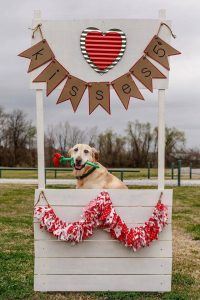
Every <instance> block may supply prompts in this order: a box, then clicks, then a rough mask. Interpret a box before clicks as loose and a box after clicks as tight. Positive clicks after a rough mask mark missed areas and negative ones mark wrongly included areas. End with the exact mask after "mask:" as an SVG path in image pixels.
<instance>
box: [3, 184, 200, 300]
mask: <svg viewBox="0 0 200 300" xmlns="http://www.w3.org/2000/svg"><path fill="white" fill-rule="evenodd" d="M57 188H59V187H57ZM62 188H63V187H62ZM136 188H138V187H136ZM142 188H144V187H142ZM148 188H149V187H148ZM34 189H35V187H34V186H15V185H12V186H11V185H9V186H8V185H0V211H1V218H0V232H1V235H0V245H1V246H0V299H1V300H5V299H6V300H11V299H33V300H38V299H42V300H54V299H55V300H64V299H70V300H86V299H87V300H92V299H97V300H100V299H101V300H112V299H116V300H122V299H128V300H129V299H139V300H143V299H144V300H145V299H151V300H154V299H174V300H175V299H176V300H188V299H200V224H199V219H200V189H199V187H179V188H178V187H176V188H174V205H173V279H172V292H170V293H163V294H161V293H125V292H117V293H114V292H113V293H112V292H106V293H102V292H101V293H39V292H34V291H33V267H34V266H33V229H32V215H33V197H34Z"/></svg>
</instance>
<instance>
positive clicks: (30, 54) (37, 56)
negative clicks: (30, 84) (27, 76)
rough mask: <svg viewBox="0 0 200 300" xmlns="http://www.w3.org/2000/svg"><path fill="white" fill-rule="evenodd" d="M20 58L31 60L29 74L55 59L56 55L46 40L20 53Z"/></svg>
mask: <svg viewBox="0 0 200 300" xmlns="http://www.w3.org/2000/svg"><path fill="white" fill-rule="evenodd" d="M19 56H21V57H25V58H29V59H30V60H31V61H30V65H29V68H28V73H29V72H31V71H33V70H35V69H37V68H39V67H40V66H42V65H44V64H45V63H47V62H48V61H50V60H52V59H54V54H53V52H52V50H51V48H50V47H49V44H48V43H47V41H46V40H42V41H41V42H39V43H37V44H35V45H34V46H32V47H30V48H29V49H27V50H25V51H24V52H22V53H20V54H19Z"/></svg>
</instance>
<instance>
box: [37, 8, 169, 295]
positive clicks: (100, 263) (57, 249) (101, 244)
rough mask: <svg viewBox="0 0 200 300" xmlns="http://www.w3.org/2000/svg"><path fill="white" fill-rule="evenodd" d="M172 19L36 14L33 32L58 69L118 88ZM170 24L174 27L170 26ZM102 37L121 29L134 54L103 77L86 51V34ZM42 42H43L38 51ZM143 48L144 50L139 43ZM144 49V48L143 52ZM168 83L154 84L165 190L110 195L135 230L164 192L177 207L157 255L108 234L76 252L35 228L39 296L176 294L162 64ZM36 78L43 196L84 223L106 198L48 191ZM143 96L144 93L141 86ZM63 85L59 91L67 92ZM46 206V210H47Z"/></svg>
mask: <svg viewBox="0 0 200 300" xmlns="http://www.w3.org/2000/svg"><path fill="white" fill-rule="evenodd" d="M164 19H165V11H164V10H161V11H160V12H159V18H158V19H155V20H152V19H151V20H81V21H43V20H42V19H41V13H40V12H39V11H36V12H35V14H34V20H33V27H34V26H36V25H38V23H41V24H42V29H43V32H44V37H45V38H46V39H47V41H48V43H49V44H50V47H51V48H52V50H53V52H54V53H55V54H56V57H57V59H58V61H59V62H60V63H61V64H62V65H63V66H65V67H66V68H67V69H68V70H69V71H70V72H71V71H73V74H74V75H75V76H77V77H79V78H81V79H83V80H85V81H112V80H114V79H115V78H117V77H119V76H121V75H123V74H124V73H125V72H127V70H129V69H130V67H131V64H132V63H134V61H137V59H138V58H139V57H140V56H141V55H142V52H143V50H144V49H145V47H146V45H147V44H148V42H149V41H150V39H151V38H152V37H153V36H154V34H155V33H156V32H157V30H158V27H159V24H160V22H161V21H162V20H164ZM165 22H166V23H167V24H169V25H170V22H169V21H166V20H165ZM90 26H92V27H97V28H99V29H100V30H102V31H107V30H108V29H110V28H120V29H121V30H123V31H124V32H126V35H127V40H128V43H127V49H126V53H125V54H124V57H123V60H122V61H120V63H118V65H117V66H115V67H114V68H113V69H112V70H110V71H109V72H108V73H106V74H104V75H103V76H102V75H100V74H97V73H95V72H94V70H92V69H91V68H90V67H89V65H87V63H86V62H85V61H84V59H83V57H82V54H81V51H80V34H81V32H82V30H83V29H85V28H87V27H90ZM160 36H161V37H162V38H163V39H164V40H165V41H166V42H168V43H169V42H170V33H169V31H168V30H167V29H166V28H164V27H163V28H162V29H161V33H160ZM39 40H40V37H39V34H38V35H37V34H36V36H35V39H34V40H33V43H34V44H35V43H37V42H38V41H39ZM136 41H137V43H136ZM136 45H137V46H136ZM154 65H155V66H156V67H158V68H159V69H160V70H161V72H163V73H164V74H165V75H166V76H167V79H162V80H154V89H156V90H158V128H159V138H158V189H154V190H146V189H145V190H108V192H109V194H110V196H111V200H112V201H113V205H114V207H115V208H116V211H117V212H118V213H119V214H120V216H121V218H122V219H123V220H124V221H125V222H126V223H128V224H129V225H130V226H136V225H138V224H143V223H144V222H145V221H147V220H148V218H149V217H150V216H151V214H152V211H153V208H154V206H155V204H156V203H157V201H158V198H159V195H160V192H161V191H163V202H164V203H165V204H166V205H168V207H169V221H168V223H169V224H168V225H167V226H166V227H165V228H164V230H163V232H162V233H161V234H160V236H159V240H158V241H154V242H153V243H152V244H151V246H150V247H146V248H144V249H141V250H139V251H138V252H135V253H134V252H133V251H132V250H130V249H127V248H126V247H124V246H123V245H121V244H120V242H118V241H115V240H113V239H111V238H110V236H109V235H108V233H107V232H104V231H102V230H96V232H95V233H94V235H93V237H91V238H90V239H88V240H87V241H84V242H82V243H80V244H78V245H75V246H72V245H70V244H68V243H66V242H62V241H58V240H57V239H56V238H54V237H52V236H51V235H50V234H49V233H47V232H46V231H45V230H41V229H40V228H39V223H38V222H37V221H36V220H34V238H35V242H34V246H35V270H34V290H36V291H108V290H109V291H162V292H163V291H170V290H171V273H172V230H171V214H172V198H173V196H172V190H165V189H164V161H165V157H164V145H165V89H167V88H168V72H167V71H166V70H164V68H162V67H161V66H160V65H158V64H157V63H156V62H154ZM44 67H45V66H43V67H40V68H39V69H37V70H35V71H33V72H32V73H31V88H32V89H35V90H36V110H37V148H38V189H36V191H35V202H36V201H37V199H38V195H39V192H40V191H41V190H44V192H45V195H46V197H47V199H48V202H49V203H50V204H51V205H52V207H53V208H54V210H55V212H56V214H57V215H58V216H59V217H60V218H61V219H63V220H66V221H75V220H79V219H80V216H81V214H82V210H83V208H84V207H85V206H86V205H87V204H88V203H89V201H90V200H92V199H94V198H95V197H96V196H97V195H98V194H99V192H100V191H99V190H96V189H94V190H74V189H56V190H55V189H45V170H44V119H43V114H44V111H43V107H44V105H43V90H44V89H45V88H46V87H45V84H43V83H34V84H33V83H32V80H33V79H34V78H35V77H36V75H37V74H39V73H40V72H41V70H42V69H43V68H44ZM137 85H138V86H139V88H144V87H143V86H142V85H141V84H139V82H137ZM62 87H63V84H61V85H59V86H58V87H57V88H58V89H60V88H62ZM41 204H43V205H45V203H44V202H43V203H42V202H40V203H39V205H41Z"/></svg>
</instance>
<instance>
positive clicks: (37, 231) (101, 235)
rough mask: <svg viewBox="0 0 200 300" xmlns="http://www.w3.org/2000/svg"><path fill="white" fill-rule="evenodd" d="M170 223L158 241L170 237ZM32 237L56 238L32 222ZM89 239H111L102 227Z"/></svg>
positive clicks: (169, 238) (166, 239)
mask: <svg viewBox="0 0 200 300" xmlns="http://www.w3.org/2000/svg"><path fill="white" fill-rule="evenodd" d="M140 225H141V224H138V223H137V224H129V226H130V227H135V226H140ZM171 230H172V229H171V224H168V225H167V226H165V228H164V229H163V231H162V232H161V233H160V234H159V238H158V240H159V241H169V240H171V238H172V235H171ZM34 238H35V240H54V241H56V240H57V238H56V237H55V236H53V235H52V234H51V233H49V232H47V231H46V230H45V229H44V228H40V224H39V223H34ZM88 239H89V240H97V241H107V240H113V239H112V238H111V236H110V234H109V233H108V232H106V231H104V230H102V229H96V230H95V231H94V234H93V235H92V236H91V237H89V238H88Z"/></svg>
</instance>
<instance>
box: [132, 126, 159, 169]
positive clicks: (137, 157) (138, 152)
mask: <svg viewBox="0 0 200 300" xmlns="http://www.w3.org/2000/svg"><path fill="white" fill-rule="evenodd" d="M126 132H127V139H128V142H129V147H130V154H131V159H132V160H133V161H134V163H135V166H136V167H141V166H146V165H147V162H148V159H149V153H150V150H151V147H152V142H153V138H154V129H152V128H151V124H150V123H139V122H138V121H136V122H129V123H128V126H127V129H126Z"/></svg>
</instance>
